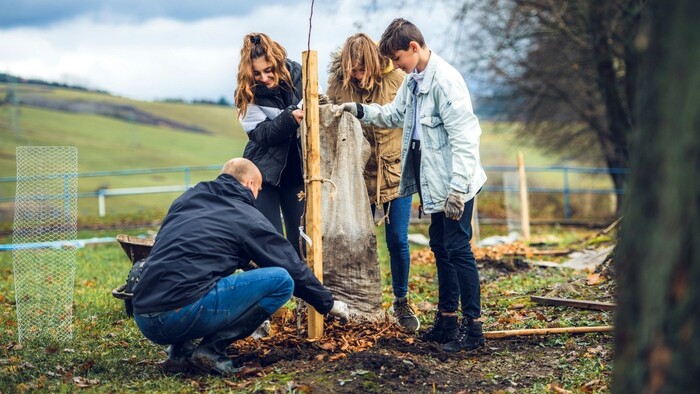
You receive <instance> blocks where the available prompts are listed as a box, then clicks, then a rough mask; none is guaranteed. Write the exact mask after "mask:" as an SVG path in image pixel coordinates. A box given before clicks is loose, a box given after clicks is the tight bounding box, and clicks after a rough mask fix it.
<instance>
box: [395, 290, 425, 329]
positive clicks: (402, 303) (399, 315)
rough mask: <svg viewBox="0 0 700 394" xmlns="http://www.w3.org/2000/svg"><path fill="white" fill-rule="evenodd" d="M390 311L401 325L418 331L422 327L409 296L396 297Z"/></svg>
mask: <svg viewBox="0 0 700 394" xmlns="http://www.w3.org/2000/svg"><path fill="white" fill-rule="evenodd" d="M389 313H391V314H392V315H394V317H395V318H396V320H398V322H399V325H400V326H401V327H403V328H405V329H407V330H409V331H418V329H419V328H420V321H418V318H417V317H416V313H415V312H414V311H413V308H411V306H410V305H409V304H408V298H407V297H401V298H396V299H394V304H393V305H392V306H391V308H389Z"/></svg>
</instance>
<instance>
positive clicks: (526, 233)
mask: <svg viewBox="0 0 700 394" xmlns="http://www.w3.org/2000/svg"><path fill="white" fill-rule="evenodd" d="M518 181H519V184H520V215H521V219H520V222H521V226H522V228H523V238H524V239H525V242H527V241H529V240H530V206H529V205H528V201H527V181H526V180H525V160H524V159H523V152H518Z"/></svg>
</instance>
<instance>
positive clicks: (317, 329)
mask: <svg viewBox="0 0 700 394" xmlns="http://www.w3.org/2000/svg"><path fill="white" fill-rule="evenodd" d="M301 59H302V84H303V86H304V105H303V108H304V124H305V125H306V133H305V135H306V141H305V143H306V149H305V154H306V168H307V169H306V176H307V182H308V184H307V186H306V226H305V229H306V234H307V235H308V236H309V238H310V239H311V243H310V244H307V247H306V263H307V264H308V265H309V267H310V268H311V270H312V271H313V272H314V275H316V277H317V278H318V279H319V280H320V281H321V282H323V254H322V250H323V247H322V244H321V235H322V234H321V183H322V180H321V156H320V152H321V143H320V138H319V103H318V56H317V53H316V51H304V52H303V53H302V55H301ZM308 316H309V322H308V336H309V338H311V339H315V338H320V337H322V336H323V316H321V315H320V314H319V313H318V312H317V311H315V310H313V309H312V308H309V309H308Z"/></svg>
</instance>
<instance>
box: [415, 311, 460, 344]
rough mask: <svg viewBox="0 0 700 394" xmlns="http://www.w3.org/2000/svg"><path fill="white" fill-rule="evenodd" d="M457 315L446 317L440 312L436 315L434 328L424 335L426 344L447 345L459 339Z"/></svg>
mask: <svg viewBox="0 0 700 394" xmlns="http://www.w3.org/2000/svg"><path fill="white" fill-rule="evenodd" d="M458 334H459V329H458V327H457V315H451V316H445V315H443V314H442V313H441V312H440V311H438V312H437V313H436V314H435V322H434V323H433V326H432V327H430V329H428V331H426V332H425V333H424V334H423V340H424V341H426V342H437V343H447V342H450V341H453V340H454V339H456V338H457V335H458Z"/></svg>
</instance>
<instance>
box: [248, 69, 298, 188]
mask: <svg viewBox="0 0 700 394" xmlns="http://www.w3.org/2000/svg"><path fill="white" fill-rule="evenodd" d="M286 67H287V70H289V73H290V74H291V76H292V82H293V83H294V88H293V89H292V88H291V87H290V86H289V85H287V83H285V82H284V81H280V83H279V85H278V86H276V87H275V88H273V89H268V88H267V87H265V86H264V85H256V86H255V88H254V92H253V94H254V96H253V103H252V104H254V105H257V106H260V107H271V108H277V109H281V110H283V111H282V113H280V114H279V115H278V116H277V117H275V118H274V119H269V118H268V119H266V120H263V121H262V122H260V123H258V124H257V126H256V127H255V129H253V130H252V131H250V132H248V139H249V141H248V144H246V147H245V150H244V151H243V157H245V158H246V159H249V160H250V161H252V162H253V163H255V165H256V166H258V168H259V169H260V172H262V174H263V182H265V183H270V184H272V185H275V186H279V185H280V180H281V179H280V178H281V177H280V175H281V174H282V171H284V169H285V167H286V166H287V162H288V157H287V156H288V155H290V154H297V155H298V156H297V157H295V158H294V160H290V162H293V163H294V165H295V166H298V167H299V168H298V169H296V168H295V169H293V173H294V174H299V175H300V174H301V173H302V171H301V160H300V159H299V158H300V157H301V145H300V143H299V139H298V138H297V129H298V128H299V125H298V124H297V122H296V121H295V120H294V116H293V115H292V111H293V110H294V109H296V105H297V104H299V102H300V101H301V99H302V87H301V65H300V64H299V63H297V62H294V61H292V60H289V59H287V61H286ZM290 144H294V145H293V146H290ZM299 182H301V179H300V180H299Z"/></svg>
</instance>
